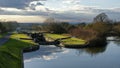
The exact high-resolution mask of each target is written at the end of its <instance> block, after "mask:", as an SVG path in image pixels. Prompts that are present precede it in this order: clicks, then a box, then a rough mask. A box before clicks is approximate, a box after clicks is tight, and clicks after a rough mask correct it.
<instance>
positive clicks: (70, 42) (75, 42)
mask: <svg viewBox="0 0 120 68" xmlns="http://www.w3.org/2000/svg"><path fill="white" fill-rule="evenodd" d="M69 36H70V35H62V34H45V37H47V38H51V39H53V40H55V39H59V38H66V37H69ZM61 43H63V44H64V45H84V44H85V43H86V41H85V40H83V39H78V38H75V37H72V38H69V39H64V40H61Z"/></svg>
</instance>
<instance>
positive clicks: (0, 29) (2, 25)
mask: <svg viewBox="0 0 120 68" xmlns="http://www.w3.org/2000/svg"><path fill="white" fill-rule="evenodd" d="M17 27H18V23H17V22H16V21H7V22H5V21H0V33H5V32H9V31H13V30H15V29H16V28H17Z"/></svg>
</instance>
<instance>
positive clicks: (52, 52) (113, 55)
mask: <svg viewBox="0 0 120 68" xmlns="http://www.w3.org/2000/svg"><path fill="white" fill-rule="evenodd" d="M119 59H120V41H108V44H107V45H106V46H102V47H92V48H82V49H68V48H59V47H56V46H54V45H50V46H43V45H40V49H39V50H37V51H35V52H29V53H24V68H120V60H119Z"/></svg>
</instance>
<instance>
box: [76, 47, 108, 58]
mask: <svg viewBox="0 0 120 68" xmlns="http://www.w3.org/2000/svg"><path fill="white" fill-rule="evenodd" d="M105 50H106V46H100V47H89V48H84V49H77V52H76V54H77V55H81V54H82V53H84V52H86V53H88V54H90V55H92V56H93V55H97V54H99V53H103V52H105Z"/></svg>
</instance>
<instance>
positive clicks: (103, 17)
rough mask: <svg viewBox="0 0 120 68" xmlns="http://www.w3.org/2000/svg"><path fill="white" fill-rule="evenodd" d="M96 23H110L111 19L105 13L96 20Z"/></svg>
mask: <svg viewBox="0 0 120 68" xmlns="http://www.w3.org/2000/svg"><path fill="white" fill-rule="evenodd" d="M94 22H101V23H103V22H109V18H108V16H107V15H106V14H105V13H101V14H99V15H97V16H96V17H95V18H94Z"/></svg>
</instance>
